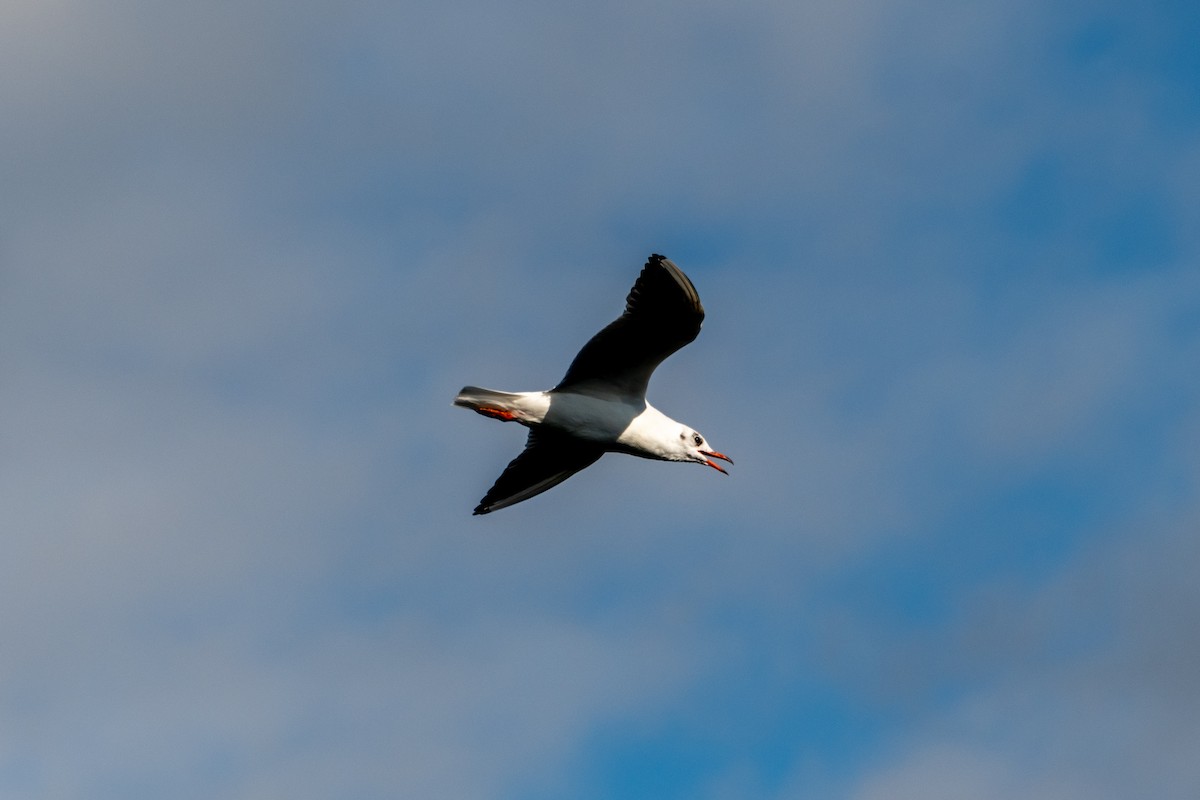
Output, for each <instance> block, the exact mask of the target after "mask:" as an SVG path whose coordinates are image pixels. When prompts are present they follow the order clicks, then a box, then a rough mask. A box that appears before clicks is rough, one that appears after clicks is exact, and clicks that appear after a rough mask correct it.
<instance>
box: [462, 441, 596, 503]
mask: <svg viewBox="0 0 1200 800" xmlns="http://www.w3.org/2000/svg"><path fill="white" fill-rule="evenodd" d="M602 455H604V450H603V448H601V447H600V446H599V445H594V444H590V443H588V442H584V441H582V440H580V439H576V438H575V437H573V436H566V435H564V434H560V433H555V432H554V431H552V430H546V429H542V430H531V431H530V432H529V439H528V440H527V441H526V442H525V449H524V450H523V451H522V452H521V455H519V456H517V457H516V458H514V459H513V460H512V461H511V462H509V465H508V466H507V467H506V468H505V469H504V472H502V473H500V477H499V478H497V479H496V483H495V484H493V485H492V488H491V489H489V490H488V493H487V494H486V495H484V498H483V499H482V500H480V501H479V505H478V506H476V507H475V511H474V513H475V514H487V513H489V512H492V511H495V510H497V509H500V508H505V507H507V506H511V505H514V504H516V503H519V502H521V501H522V500H528V499H529V498H531V497H533V496H534V495H537V494H541V493H542V492H544V491H546V490H547V489H551V488H553V487H555V486H557V485H558V484H560V483H562V482H563V481H565V480H566V479H567V478H569V477H571V476H572V475H574V474H575V473H576V472H579V471H580V470H581V469H584V468H585V467H589V466H591V465H592V464H594V463H596V461H597V460H598V459H599V458H600V456H602Z"/></svg>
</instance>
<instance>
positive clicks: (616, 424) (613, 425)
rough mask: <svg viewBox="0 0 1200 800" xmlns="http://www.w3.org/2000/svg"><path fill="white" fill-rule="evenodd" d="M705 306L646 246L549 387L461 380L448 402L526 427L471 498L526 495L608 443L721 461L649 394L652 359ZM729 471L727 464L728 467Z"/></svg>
mask: <svg viewBox="0 0 1200 800" xmlns="http://www.w3.org/2000/svg"><path fill="white" fill-rule="evenodd" d="M703 321H704V307H703V306H701V305H700V296H699V295H698V294H696V287H695V286H693V285H692V282H691V281H690V280H688V276H687V275H684V274H683V270H681V269H679V267H677V266H675V263H674V262H673V261H671V260H670V259H668V258H666V257H664V256H660V255H658V254H655V255H652V256H650V260H648V261H647V262H646V266H644V267H642V273H641V275H639V276H638V279H637V282H636V283H634V284H633V288H632V289H631V290H630V291H629V297H627V298H626V300H625V313H624V314H622V315H621V316H619V317H617V319H616V320H615V321H613V322H612V323H611V324H609V325H608V326H607V327H606V328H604V330H602V331H600V332H599V333H597V334H596V335H595V336H593V337H592V338H591V340H590V341H589V342H588V343H587V344H585V345H584V346H583V349H582V350H580V351H579V354H578V355H577V356H575V360H574V361H572V362H571V366H570V368H569V369H567V374H566V376H565V377H563V379H562V380H561V381H559V384H558V385H557V386H555V387H554V388H553V389H551V390H549V391H547V392H497V391H494V390H492V389H480V388H479V387H477V386H464V387H463V390H462V391H461V392H459V393H458V397H456V398H454V404H455V405H458V406H463V407H465V408H469V409H472V410H474V411H477V412H478V413H480V414H483V415H484V416H485V417H492V418H493V419H498V420H503V421H504V422H519V423H520V424H522V425H524V426H525V427H527V428H529V439H528V440H527V441H526V443H525V450H524V451H523V452H522V453H521V454H520V455H519V456H517V457H516V458H515V459H513V460H512V462H511V463H509V465H508V467H507V468H506V469H505V470H504V472H503V473H501V475H500V477H499V478H497V479H496V483H495V485H493V486H492V488H491V489H489V490H488V493H487V494H486V495H484V498H483V499H482V500H480V501H479V505H478V506H476V507H475V512H474V513H476V514H487V513H490V512H492V511H495V510H497V509H500V508H505V507H507V506H511V505H514V504H516V503H520V502H521V501H522V500H528V499H529V498H531V497H533V496H534V495H537V494H541V493H542V492H544V491H546V490H547V489H550V488H552V487H554V486H557V485H558V484H560V483H562V482H563V481H565V480H566V479H567V478H569V477H571V476H572V475H574V474H575V473H576V472H579V471H580V470H582V469H584V468H585V467H588V466H591V465H592V464H594V463H595V462H596V461H597V460H598V459H599V458H600V456H602V455H604V454H605V453H628V454H629V455H633V456H640V457H642V458H654V459H659V460H662V461H690V462H694V463H697V464H707V465H708V466H710V467H712V468H713V469H715V470H717V471H718V472H722V473H725V470H724V469H723V468H722V467H721V466H720V465H718V464H717V463H716V462H715V461H713V460H712V459H714V458H716V459H720V460H722V461H727V462H729V463H730V464H732V463H733V460H732V459H730V458H729V457H728V456H725V455H722V454H721V453H718V452H717V451H716V450H713V449H712V448H711V447H709V445H708V443H707V442H705V441H704V437H703V436H701V435H700V434H699V433H697V432H696V431H695V430H693V429H692V428H689V427H688V426H686V425H684V424H682V423H680V422H676V421H675V420H673V419H671V418H670V417H668V416H667V415H666V414H663V413H662V412H661V411H659V410H658V409H657V408H655V407H654V406H652V405H650V404H649V403H648V402H646V385H647V384H648V383H649V382H650V375H651V373H653V372H654V368H655V367H657V366H658V365H659V364H661V363H662V362H663V360H664V359H665V358H666V357H667V356H669V355H671V354H672V353H674V352H675V351H676V350H678V349H679V348H681V347H683V346H684V345H685V344H687V343H688V342H691V341H692V340H693V339H695V338H696V335H697V334H698V333H700V323H702V322H703ZM725 474H728V473H725Z"/></svg>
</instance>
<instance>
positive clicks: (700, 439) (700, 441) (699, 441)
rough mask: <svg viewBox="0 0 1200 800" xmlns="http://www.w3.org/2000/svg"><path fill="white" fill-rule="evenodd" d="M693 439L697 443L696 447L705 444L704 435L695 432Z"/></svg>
mask: <svg viewBox="0 0 1200 800" xmlns="http://www.w3.org/2000/svg"><path fill="white" fill-rule="evenodd" d="M692 441H693V442H695V443H696V447H699V446H700V445H702V444H704V437H703V436H701V435H700V434H698V433H693V434H692Z"/></svg>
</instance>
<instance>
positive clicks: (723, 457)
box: [700, 450, 733, 475]
mask: <svg viewBox="0 0 1200 800" xmlns="http://www.w3.org/2000/svg"><path fill="white" fill-rule="evenodd" d="M700 455H702V456H708V458H709V460H708V461H705V462H704V463H705V464H708V465H709V466H710V467H712V468H713V469H715V470H716V471H717V472H720V473H722V474H724V475H728V474H729V473H728V472H725V468H724V467H721V466H720V465H718V464H717V463H716V462H715V461H713V460H712V459H714V458H719V459H721V460H722V461H728V462H729V463H730V464H732V463H733V459H732V458H730V457H729V456H727V455H725V454H724V453H718V452H717V451H716V450H701V451H700Z"/></svg>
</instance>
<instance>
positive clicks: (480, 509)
mask: <svg viewBox="0 0 1200 800" xmlns="http://www.w3.org/2000/svg"><path fill="white" fill-rule="evenodd" d="M491 510H492V509H491V507H489V506H485V505H483V504H482V503H481V504H480V505H477V506H475V510H474V511H472V512H471V516H472V517H477V516H479V515H480V514H487V513H490V512H491Z"/></svg>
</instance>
